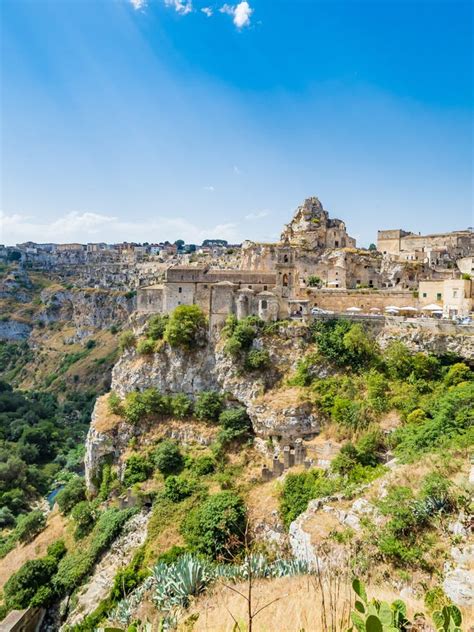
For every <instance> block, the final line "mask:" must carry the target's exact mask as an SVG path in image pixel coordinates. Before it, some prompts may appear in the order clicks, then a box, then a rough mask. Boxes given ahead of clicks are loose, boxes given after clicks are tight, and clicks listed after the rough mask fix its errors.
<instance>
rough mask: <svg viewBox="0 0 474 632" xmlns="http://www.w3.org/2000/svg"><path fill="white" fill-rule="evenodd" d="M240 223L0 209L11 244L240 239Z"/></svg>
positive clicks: (6, 239) (1, 226)
mask: <svg viewBox="0 0 474 632" xmlns="http://www.w3.org/2000/svg"><path fill="white" fill-rule="evenodd" d="M238 228H239V226H238V225H237V224H233V223H228V224H217V225H215V226H208V227H205V228H203V227H202V224H200V225H196V224H193V223H192V222H189V221H188V220H186V219H184V218H183V217H173V218H171V217H155V219H153V220H147V219H143V220H139V219H138V220H137V221H131V220H130V221H129V220H122V219H120V218H118V217H115V216H113V215H102V214H99V213H91V212H83V213H80V212H77V211H73V212H71V213H67V214H66V215H63V216H61V217H58V218H57V219H55V220H53V221H52V222H49V223H48V222H43V221H41V220H38V219H36V218H35V217H32V216H28V215H21V214H18V213H16V214H12V215H6V214H3V213H0V234H1V235H2V242H4V243H6V244H8V245H12V244H16V243H21V242H24V241H30V240H31V241H36V242H39V243H42V242H55V243H68V242H79V243H87V242H89V241H104V242H108V243H113V242H121V241H136V242H143V241H149V242H152V241H161V240H165V239H169V240H170V241H174V240H175V239H185V240H186V241H187V242H190V243H201V242H202V240H203V239H206V238H216V239H217V238H220V239H227V241H230V242H237V241H239V240H240V239H241V235H240V234H239V231H238Z"/></svg>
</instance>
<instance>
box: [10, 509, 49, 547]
mask: <svg viewBox="0 0 474 632" xmlns="http://www.w3.org/2000/svg"><path fill="white" fill-rule="evenodd" d="M45 526H46V516H45V515H44V513H43V512H42V511H41V510H40V509H36V510H35V511H30V513H27V514H25V515H23V516H19V518H18V520H17V523H16V527H15V536H16V538H17V539H18V540H20V542H30V541H31V540H33V539H34V538H35V536H36V535H38V533H40V531H42V530H43V529H44V528H45Z"/></svg>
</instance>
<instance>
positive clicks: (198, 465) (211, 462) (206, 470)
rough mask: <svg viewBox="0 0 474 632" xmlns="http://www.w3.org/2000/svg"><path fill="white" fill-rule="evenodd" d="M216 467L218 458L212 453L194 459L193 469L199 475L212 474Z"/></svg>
mask: <svg viewBox="0 0 474 632" xmlns="http://www.w3.org/2000/svg"><path fill="white" fill-rule="evenodd" d="M215 469H216V460H215V459H214V458H213V457H212V456H210V455H204V456H200V457H198V458H197V459H195V460H194V462H193V464H192V470H193V472H195V473H196V474H197V475H198V476H206V474H212V472H214V471H215Z"/></svg>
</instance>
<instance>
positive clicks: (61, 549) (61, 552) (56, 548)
mask: <svg viewBox="0 0 474 632" xmlns="http://www.w3.org/2000/svg"><path fill="white" fill-rule="evenodd" d="M47 552H48V557H52V558H54V559H55V560H56V561H57V562H59V560H60V559H61V558H63V557H64V556H65V555H66V553H67V549H66V545H65V544H64V540H56V542H53V543H52V544H50V545H49V546H48V549H47Z"/></svg>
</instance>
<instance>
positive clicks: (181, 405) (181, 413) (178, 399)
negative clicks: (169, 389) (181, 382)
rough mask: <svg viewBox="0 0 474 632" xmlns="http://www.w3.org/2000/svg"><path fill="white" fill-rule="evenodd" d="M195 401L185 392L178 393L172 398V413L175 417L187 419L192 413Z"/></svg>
mask: <svg viewBox="0 0 474 632" xmlns="http://www.w3.org/2000/svg"><path fill="white" fill-rule="evenodd" d="M192 412H193V402H192V400H191V399H190V398H189V397H188V396H187V395H186V394H185V393H178V394H177V395H174V396H173V397H172V398H171V413H172V415H173V417H177V418H178V419H185V418H186V417H189V416H190V415H192Z"/></svg>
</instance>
